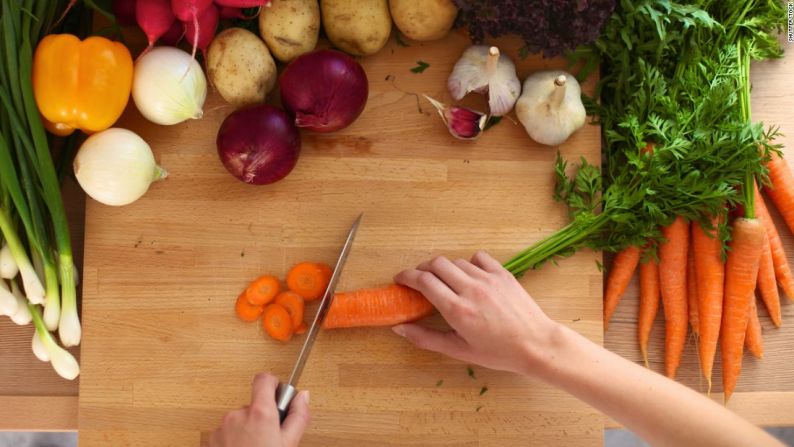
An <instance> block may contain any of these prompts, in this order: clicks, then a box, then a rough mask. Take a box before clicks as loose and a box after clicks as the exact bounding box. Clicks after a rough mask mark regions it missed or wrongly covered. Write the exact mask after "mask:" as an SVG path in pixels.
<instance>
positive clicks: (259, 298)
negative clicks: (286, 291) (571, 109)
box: [245, 275, 281, 306]
mask: <svg viewBox="0 0 794 447" xmlns="http://www.w3.org/2000/svg"><path fill="white" fill-rule="evenodd" d="M280 289H281V284H280V283H279V281H278V278H276V277H275V276H271V275H263V276H260V277H259V278H256V279H255V280H254V281H253V282H252V283H251V284H250V285H249V286H248V287H247V288H246V289H245V297H246V298H247V299H248V302H249V303H251V304H254V305H257V306H264V305H265V304H267V303H269V302H271V301H273V298H275V297H276V295H278V292H279V290H280Z"/></svg>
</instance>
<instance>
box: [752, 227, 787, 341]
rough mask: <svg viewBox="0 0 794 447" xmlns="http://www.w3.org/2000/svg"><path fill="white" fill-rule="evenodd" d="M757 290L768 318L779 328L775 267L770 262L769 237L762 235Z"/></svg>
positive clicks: (779, 313) (778, 299) (778, 302)
mask: <svg viewBox="0 0 794 447" xmlns="http://www.w3.org/2000/svg"><path fill="white" fill-rule="evenodd" d="M758 290H759V292H761V299H762V300H763V301H764V304H765V305H766V310H767V311H768V312H769V318H770V319H771V320H772V323H774V324H775V326H777V327H780V323H781V320H782V315H781V311H780V295H779V294H778V292H777V283H775V267H774V262H773V261H772V247H771V245H770V244H769V235H768V234H766V233H765V234H764V247H763V248H762V249H761V261H760V262H759V264H758Z"/></svg>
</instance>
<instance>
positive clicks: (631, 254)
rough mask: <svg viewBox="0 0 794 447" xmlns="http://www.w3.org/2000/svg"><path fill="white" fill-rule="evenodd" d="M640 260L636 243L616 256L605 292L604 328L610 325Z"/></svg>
mask: <svg viewBox="0 0 794 447" xmlns="http://www.w3.org/2000/svg"><path fill="white" fill-rule="evenodd" d="M639 261H640V249H639V247H636V246H634V245H632V246H629V247H627V248H625V249H623V250H622V251H621V252H620V253H618V254H617V255H616V256H615V260H614V261H613V262H612V269H611V270H610V271H609V278H608V279H607V290H606V292H604V330H606V329H607V326H609V319H610V318H612V313H613V312H615V308H616V307H618V303H619V302H620V298H621V297H622V296H623V293H625V292H626V287H627V286H628V285H629V281H631V277H632V276H633V275H634V270H636V269H637V263H638V262H639Z"/></svg>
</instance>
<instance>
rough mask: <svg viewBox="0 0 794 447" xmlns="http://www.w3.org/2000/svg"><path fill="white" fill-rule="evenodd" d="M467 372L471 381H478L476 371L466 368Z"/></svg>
mask: <svg viewBox="0 0 794 447" xmlns="http://www.w3.org/2000/svg"><path fill="white" fill-rule="evenodd" d="M466 371H468V373H469V377H471V380H477V377H475V376H474V370H473V369H471V366H467V367H466Z"/></svg>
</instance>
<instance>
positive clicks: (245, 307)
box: [234, 292, 265, 322]
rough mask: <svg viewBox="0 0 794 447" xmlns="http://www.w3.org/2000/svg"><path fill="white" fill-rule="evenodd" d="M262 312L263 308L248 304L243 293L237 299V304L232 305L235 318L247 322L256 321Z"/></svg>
mask: <svg viewBox="0 0 794 447" xmlns="http://www.w3.org/2000/svg"><path fill="white" fill-rule="evenodd" d="M264 310H265V306H256V305H254V304H251V303H249V302H248V300H247V299H246V298H245V292H243V293H241V294H240V296H238V297H237V302H236V303H234V312H235V313H236V314H237V318H239V319H241V320H243V321H247V322H251V321H256V319H257V318H259V316H260V315H262V312H263V311H264Z"/></svg>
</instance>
